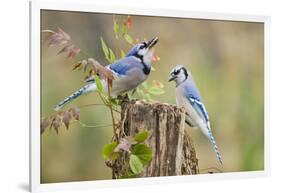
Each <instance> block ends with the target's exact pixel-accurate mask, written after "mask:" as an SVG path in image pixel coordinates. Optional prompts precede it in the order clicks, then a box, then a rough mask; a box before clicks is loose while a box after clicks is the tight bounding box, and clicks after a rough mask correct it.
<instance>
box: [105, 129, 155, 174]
mask: <svg viewBox="0 0 281 193" xmlns="http://www.w3.org/2000/svg"><path fill="white" fill-rule="evenodd" d="M148 134H149V133H148V131H147V130H146V129H144V130H141V131H140V132H138V133H136V134H135V135H134V136H133V137H131V136H128V137H124V138H121V139H120V140H119V142H116V141H114V142H111V143H108V144H106V145H105V146H104V148H103V151H102V153H103V158H104V159H105V160H107V161H115V160H116V159H118V158H119V157H120V156H121V155H122V153H124V152H125V153H126V154H127V156H128V166H129V168H127V169H126V172H125V173H124V174H123V176H121V178H129V177H136V176H137V175H139V174H141V173H142V172H143V171H144V167H145V166H147V165H148V164H149V163H150V161H151V159H152V150H151V148H150V147H148V146H147V145H146V144H145V141H146V139H147V138H148Z"/></svg>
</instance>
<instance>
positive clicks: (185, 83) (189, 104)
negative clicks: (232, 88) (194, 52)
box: [169, 65, 222, 164]
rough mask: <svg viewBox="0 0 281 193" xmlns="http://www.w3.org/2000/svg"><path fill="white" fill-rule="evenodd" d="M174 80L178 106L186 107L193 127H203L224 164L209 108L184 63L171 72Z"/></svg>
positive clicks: (189, 122) (188, 118)
mask: <svg viewBox="0 0 281 193" xmlns="http://www.w3.org/2000/svg"><path fill="white" fill-rule="evenodd" d="M172 80H174V81H175V82H176V103H177V105H178V106H180V107H184V109H185V111H186V113H187V115H186V120H185V122H186V123H187V124H188V125H189V126H191V127H198V128H200V129H201V131H202V132H203V133H204V134H205V135H206V136H207V137H208V139H209V141H210V142H211V144H212V146H213V149H214V151H215V153H216V156H217V159H218V161H219V162H220V163H221V164H222V158H221V154H220V152H219V150H218V146H217V144H216V141H215V139H214V137H213V134H212V131H211V126H210V121H209V116H208V113H207V110H206V108H205V106H204V104H203V102H202V99H201V96H200V93H199V90H198V89H197V87H196V84H195V82H194V80H193V78H192V75H191V73H190V72H189V71H188V70H187V69H186V68H185V67H184V66H183V65H179V66H176V67H175V68H174V69H173V70H172V71H171V73H170V77H169V81H172Z"/></svg>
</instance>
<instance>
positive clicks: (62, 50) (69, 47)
mask: <svg viewBox="0 0 281 193" xmlns="http://www.w3.org/2000/svg"><path fill="white" fill-rule="evenodd" d="M73 48H74V45H73V44H69V45H66V46H64V47H63V48H62V49H61V50H60V51H59V52H58V55H59V54H62V53H64V52H65V53H67V52H70V51H71V50H72V49H73Z"/></svg>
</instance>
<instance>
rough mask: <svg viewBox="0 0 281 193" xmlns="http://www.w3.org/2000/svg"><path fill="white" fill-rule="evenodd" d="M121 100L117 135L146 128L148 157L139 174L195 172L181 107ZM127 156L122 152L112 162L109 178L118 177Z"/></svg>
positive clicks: (192, 153)
mask: <svg viewBox="0 0 281 193" xmlns="http://www.w3.org/2000/svg"><path fill="white" fill-rule="evenodd" d="M121 101H122V103H121V123H120V126H119V138H122V137H124V136H133V135H134V134H135V133H138V132H139V131H140V130H141V129H147V130H148V131H149V137H148V139H147V141H146V143H147V145H148V146H149V147H150V148H151V149H152V160H151V162H150V164H149V165H148V166H147V167H146V169H145V171H144V172H143V174H142V175H141V176H140V177H154V176H176V175H191V174H198V173H199V170H198V159H197V158H196V152H195V149H194V146H193V144H192V141H191V139H190V137H189V135H188V134H187V132H186V130H185V111H184V109H183V108H178V107H177V106H174V105H169V104H162V103H146V102H144V101H140V100H131V101H129V100H128V98H125V99H124V98H123V99H122V100H121ZM127 159H128V158H127V157H126V156H125V154H124V155H123V156H121V157H120V158H118V159H117V160H116V161H115V162H114V163H113V165H112V174H113V179H116V178H119V177H120V176H122V173H123V171H124V170H125V167H128V166H126V164H125V163H126V160H127Z"/></svg>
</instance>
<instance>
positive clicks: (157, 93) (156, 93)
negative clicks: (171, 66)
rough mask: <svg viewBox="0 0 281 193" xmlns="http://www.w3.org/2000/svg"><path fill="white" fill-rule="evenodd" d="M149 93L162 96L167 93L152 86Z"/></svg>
mask: <svg viewBox="0 0 281 193" xmlns="http://www.w3.org/2000/svg"><path fill="white" fill-rule="evenodd" d="M148 92H149V93H150V94H152V95H161V94H164V93H165V91H164V90H163V89H161V88H159V87H157V86H152V87H150V88H149V89H148Z"/></svg>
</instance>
